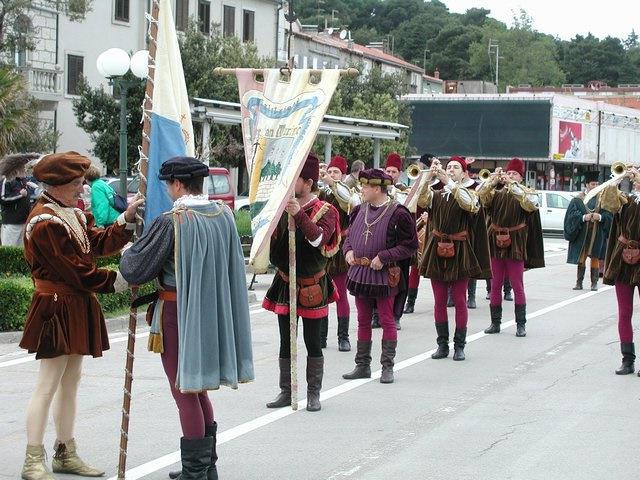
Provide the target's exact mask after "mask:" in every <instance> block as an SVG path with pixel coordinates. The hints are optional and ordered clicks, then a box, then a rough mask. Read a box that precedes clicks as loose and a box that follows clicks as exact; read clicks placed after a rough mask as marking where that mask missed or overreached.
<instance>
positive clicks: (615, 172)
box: [583, 162, 635, 204]
mask: <svg viewBox="0 0 640 480" xmlns="http://www.w3.org/2000/svg"><path fill="white" fill-rule="evenodd" d="M633 168H635V166H634V165H631V164H626V163H623V162H613V163H612V164H611V177H612V178H610V179H609V180H607V181H606V182H604V183H601V184H600V185H598V186H597V187H596V188H593V189H591V190H590V191H589V193H587V194H586V195H585V197H584V200H583V201H584V203H585V204H586V203H588V202H589V200H591V199H592V198H593V197H595V196H596V195H598V194H599V193H600V192H601V191H603V190H604V189H605V188H607V187H609V186H611V185H618V184H619V183H620V182H621V181H622V180H623V179H624V178H625V177H627V176H629V177H633V176H634V173H635V172H633V171H631V169H633Z"/></svg>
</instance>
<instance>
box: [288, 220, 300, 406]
mask: <svg viewBox="0 0 640 480" xmlns="http://www.w3.org/2000/svg"><path fill="white" fill-rule="evenodd" d="M296 268H297V265H296V221H295V220H294V219H293V215H291V214H289V339H290V348H291V408H292V409H293V410H297V409H298V289H297V286H298V285H297V276H296Z"/></svg>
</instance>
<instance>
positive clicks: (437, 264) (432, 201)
mask: <svg viewBox="0 0 640 480" xmlns="http://www.w3.org/2000/svg"><path fill="white" fill-rule="evenodd" d="M450 162H458V163H459V164H460V165H461V167H462V169H463V171H466V170H467V164H466V162H465V160H464V159H463V158H461V157H452V158H451V160H450ZM419 202H420V206H421V207H423V208H426V209H427V211H428V212H429V218H430V222H429V228H430V232H429V240H428V242H427V246H426V250H425V253H424V255H423V257H422V262H421V265H420V273H421V274H422V275H424V277H426V278H430V279H431V287H432V289H433V297H434V304H435V305H434V317H435V325H436V332H437V333H438V337H437V343H438V350H437V351H436V352H435V353H434V354H433V355H432V356H431V358H433V359H440V358H445V357H447V356H448V355H449V323H448V318H447V297H448V290H449V289H451V295H452V296H453V301H454V305H455V309H456V314H455V319H456V329H455V334H454V336H453V345H454V355H453V359H454V360H464V359H465V355H464V346H465V344H466V337H467V321H468V310H467V308H468V307H467V298H466V294H467V287H468V282H469V278H473V279H476V278H490V277H491V266H490V260H489V245H488V242H487V231H486V225H485V220H484V215H483V214H482V210H481V208H480V203H479V201H478V197H477V195H476V192H475V191H474V190H473V189H469V188H465V187H463V186H462V185H459V184H457V183H456V182H454V181H453V180H451V179H450V180H449V182H448V183H447V184H446V185H445V186H444V188H442V189H441V190H438V191H434V190H433V189H432V188H431V187H428V188H427V189H426V191H424V192H422V193H421V196H420V200H419Z"/></svg>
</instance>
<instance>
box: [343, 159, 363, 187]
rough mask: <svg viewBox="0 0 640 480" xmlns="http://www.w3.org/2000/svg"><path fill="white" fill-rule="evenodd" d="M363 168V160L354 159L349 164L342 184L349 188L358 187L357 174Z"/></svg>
mask: <svg viewBox="0 0 640 480" xmlns="http://www.w3.org/2000/svg"><path fill="white" fill-rule="evenodd" d="M364 169H365V165H364V162H363V161H362V160H356V161H354V162H353V163H352V164H351V171H350V173H349V175H347V177H346V178H345V179H344V184H345V185H346V186H347V187H349V188H360V183H359V182H358V175H360V172H361V171H362V170H364Z"/></svg>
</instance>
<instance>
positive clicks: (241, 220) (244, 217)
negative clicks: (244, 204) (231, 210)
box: [235, 210, 251, 237]
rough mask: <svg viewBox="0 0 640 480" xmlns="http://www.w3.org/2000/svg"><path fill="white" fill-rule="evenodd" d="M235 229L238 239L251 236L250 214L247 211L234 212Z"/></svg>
mask: <svg viewBox="0 0 640 480" xmlns="http://www.w3.org/2000/svg"><path fill="white" fill-rule="evenodd" d="M235 216H236V229H237V230H238V235H240V237H250V236H251V213H249V211H248V210H238V211H236V212H235Z"/></svg>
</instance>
